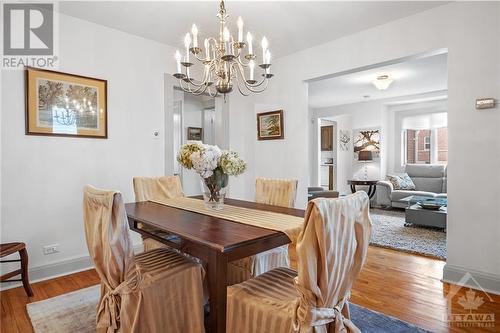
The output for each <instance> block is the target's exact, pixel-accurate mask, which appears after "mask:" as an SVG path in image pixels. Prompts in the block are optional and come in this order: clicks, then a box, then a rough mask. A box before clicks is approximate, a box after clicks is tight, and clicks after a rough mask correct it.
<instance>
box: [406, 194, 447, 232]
mask: <svg viewBox="0 0 500 333" xmlns="http://www.w3.org/2000/svg"><path fill="white" fill-rule="evenodd" d="M401 201H406V202H408V207H406V209H405V217H406V224H405V225H410V224H415V225H422V226H428V227H435V228H444V229H445V228H446V215H447V213H448V208H447V205H448V200H447V199H445V198H429V197H420V196H409V197H406V198H403V199H402V200H401ZM422 201H434V202H438V203H440V204H442V205H443V206H442V207H441V208H440V209H439V210H431V209H425V208H422V207H421V206H420V205H419V204H418V202H422Z"/></svg>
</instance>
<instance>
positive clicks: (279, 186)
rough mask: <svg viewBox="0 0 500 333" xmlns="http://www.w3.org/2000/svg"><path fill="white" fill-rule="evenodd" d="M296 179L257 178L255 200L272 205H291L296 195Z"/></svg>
mask: <svg viewBox="0 0 500 333" xmlns="http://www.w3.org/2000/svg"><path fill="white" fill-rule="evenodd" d="M297 184H298V181H297V180H296V179H272V178H261V177H259V178H257V179H256V180H255V202H258V203H264V204H268V205H273V206H281V207H293V206H294V204H295V197H296V195H297Z"/></svg>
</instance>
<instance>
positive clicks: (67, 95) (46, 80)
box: [26, 67, 108, 139]
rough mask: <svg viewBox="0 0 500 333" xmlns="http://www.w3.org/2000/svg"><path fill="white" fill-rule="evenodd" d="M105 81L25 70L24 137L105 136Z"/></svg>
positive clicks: (32, 69) (39, 70)
mask: <svg viewBox="0 0 500 333" xmlns="http://www.w3.org/2000/svg"><path fill="white" fill-rule="evenodd" d="M107 118H108V110H107V81H106V80H101V79H96V78H91V77H85V76H80V75H74V74H68V73H61V72H55V71H49V70H42V69H37V68H30V67H28V68H27V69H26V134H27V135H51V136H71V137H86V138H101V139H105V138H107V137H108V121H107Z"/></svg>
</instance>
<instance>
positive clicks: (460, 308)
mask: <svg viewBox="0 0 500 333" xmlns="http://www.w3.org/2000/svg"><path fill="white" fill-rule="evenodd" d="M464 286H471V287H472V288H470V287H464ZM462 289H464V291H465V292H462ZM446 299H447V301H448V314H447V316H446V322H447V323H448V326H450V327H452V326H453V327H461V328H476V329H477V328H492V327H495V314H494V313H491V312H488V311H484V310H483V309H484V308H485V307H484V305H485V303H487V302H488V303H491V302H493V299H492V298H491V296H490V295H488V293H487V292H486V291H484V289H483V288H482V287H481V285H480V284H479V283H478V282H477V281H476V279H475V278H474V277H473V276H472V275H471V274H470V273H466V274H465V275H464V276H463V278H462V279H461V280H460V281H459V282H458V283H457V285H450V291H449V292H448V294H447V295H446Z"/></svg>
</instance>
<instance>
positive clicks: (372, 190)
mask: <svg viewBox="0 0 500 333" xmlns="http://www.w3.org/2000/svg"><path fill="white" fill-rule="evenodd" d="M376 191H377V186H376V185H370V187H369V188H368V197H369V198H370V199H371V198H373V196H374V195H375V192H376Z"/></svg>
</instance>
